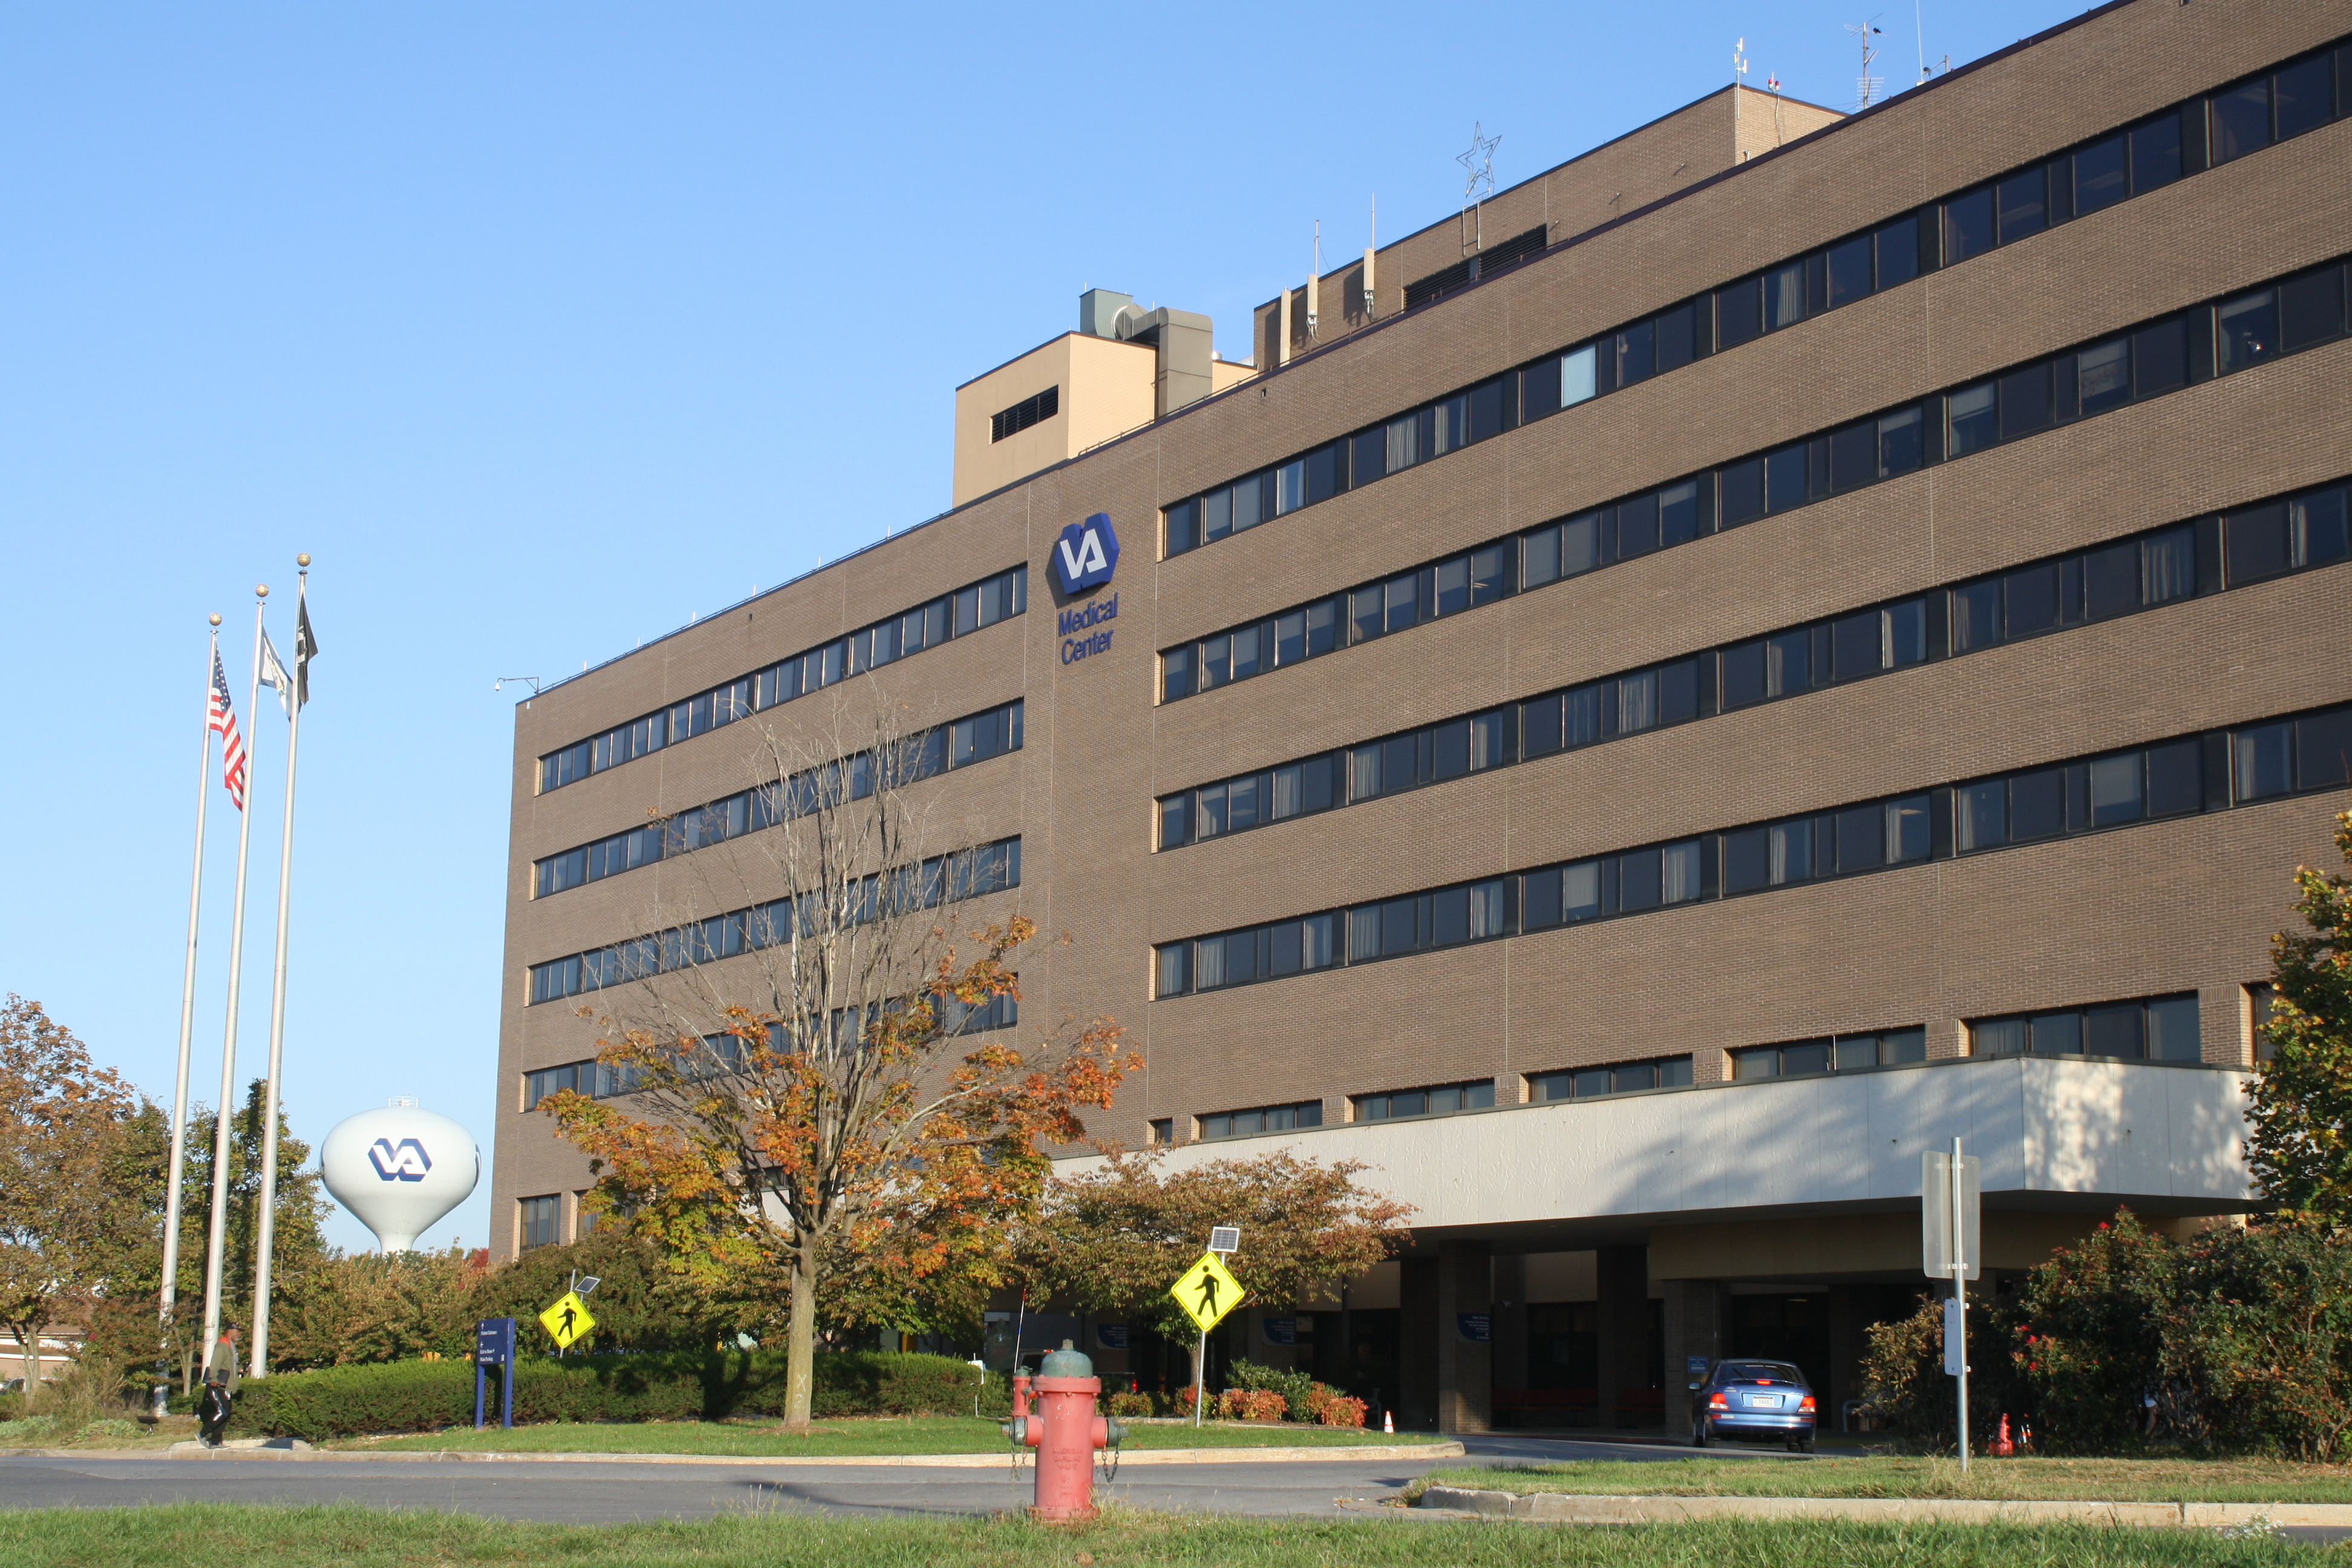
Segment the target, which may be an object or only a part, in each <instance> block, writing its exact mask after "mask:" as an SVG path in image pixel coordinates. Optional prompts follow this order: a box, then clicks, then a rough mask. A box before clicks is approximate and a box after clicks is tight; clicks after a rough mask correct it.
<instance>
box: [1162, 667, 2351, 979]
mask: <svg viewBox="0 0 2352 1568" xmlns="http://www.w3.org/2000/svg"><path fill="white" fill-rule="evenodd" d="M2347 783H2352V704H2347V705H2346V706H2343V707H2337V708H2330V709H2325V710H2318V711H2315V712H2311V713H2305V714H2299V715H2292V716H2288V717H2285V718H2282V719H2277V720H2271V721H2263V722H2261V723H2256V724H2248V725H2243V726H2241V727H2239V728H2237V729H2235V730H2226V731H2224V730H2216V731H2208V732H2205V733H2203V734H2199V735H2189V736H2184V737H2180V738H2178V739H2174V740H2168V741H2161V742H2155V743H2153V744H2150V745H2147V746H2140V747H2135V748H2132V749H2129V750H2126V751H2119V752H2106V753H2102V754H2100V755H2098V756H2094V757H2084V758H2079V759H2075V760H2073V761H2069V762H2063V763H2049V764H2046V765H2042V766H2038V767H2032V768H2024V769H2020V770H2018V771H2016V772H2014V773H2003V774H2000V775H1996V776H1994V777H1990V778H1982V779H1976V780H1971V781H1969V782H1968V783H1964V784H1958V785H1939V786H1937V787H1935V788H1931V789H1927V790H1922V791H1920V792H1919V793H1917V794H1915V795H1899V796H1895V797H1893V798H1890V799H1879V800H1871V801H1863V802H1858V803H1856V804H1854V805H1847V806H1841V807H1837V808H1835V809H1832V810H1829V811H1823V812H1816V813H1809V814H1807V815H1805V816H1792V817H1787V818H1783V819H1781V820H1779V821H1775V822H1763V823H1755V824H1751V825H1748V826H1741V827H1734V828H1729V829H1727V830H1724V831H1721V832H1715V833H1703V834H1699V835H1696V836H1695V837H1689V838H1685V839H1680V840H1677V841H1675V842H1673V843H1667V844H1652V845H1644V846H1643V847H1639V848H1634V849H1628V850H1624V851H1622V852H1621V853H1618V854H1614V855H1605V856H1600V857H1597V858H1592V859H1588V860H1578V861H1573V862H1570V863H1568V864H1565V865H1555V866H1544V867H1538V868H1533V869H1530V870H1526V871H1517V872H1510V873H1506V874H1504V875H1502V876H1497V877H1488V878H1485V879H1479V880H1476V881H1470V882H1458V883H1455V884H1454V885H1452V886H1450V887H1444V888H1438V889H1432V890H1430V891H1427V892H1418V893H1407V894H1404V895H1402V896H1401V897H1397V898H1392V899H1385V900H1380V901H1378V902H1374V903H1366V904H1358V905H1355V906H1354V907H1352V908H1349V909H1344V910H1322V911H1319V912H1317V913H1314V914H1309V915H1302V916H1298V917H1296V918H1293V919H1289V920H1282V921H1272V922H1270V923H1268V924H1265V925H1257V926H1250V927H1245V928H1244V929H1242V930H1239V931H1221V932H1218V933H1216V934H1214V935H1211V936H1202V937H1196V938H1187V939H1185V940H1183V941H1181V942H1166V943H1162V944H1160V946H1159V947H1157V948H1156V949H1155V950H1154V955H1153V956H1154V962H1153V975H1154V981H1153V989H1154V994H1155V995H1156V996H1159V997H1171V996H1182V995H1188V994H1192V993H1195V992H1202V991H1214V990H1221V989H1223V988H1225V987H1227V986H1233V985H1241V984H1249V983H1251V982H1254V981H1259V980H1274V979H1280V978H1283V977H1286V976H1288V975H1292V974H1300V973H1311V972H1313V971H1316V970H1319V969H1328V968H1333V967H1337V966H1339V965H1341V964H1354V963H1370V962H1372V961H1374V960H1377V959H1382V958H1394V957H1400V956H1402V955H1404V954H1408V953H1413V952H1428V951H1431V950H1433V949H1436V948H1445V947H1456V946H1460V945H1463V944H1465V943H1468V942H1486V941H1491V940H1494V939H1496V938H1498V937H1505V936H1513V935H1518V934H1522V933H1525V932H1528V931H1542V930H1547V929H1550V928H1553V927H1559V926H1564V925H1578V924H1582V923H1584V922H1586V921H1595V920H1602V919H1607V918H1610V917H1613V916H1617V915H1630V914H1638V913H1642V912H1643V911H1646V910H1659V909H1667V908H1672V907H1674V906H1675V905H1680V904H1688V903H1696V902H1699V901H1702V900H1715V899H1723V898H1736V897H1739V896H1741V895H1744V894H1748V893H1756V892H1762V891H1765V890H1767V889H1773V888H1780V887H1790V886H1795V885H1797V884H1801V883H1805V882H1811V881H1817V880H1821V879H1828V878H1835V877H1848V876H1854V875H1858V874H1862V873H1864V872H1871V871H1877V870H1881V869H1884V868H1890V867H1895V866H1906V865H1916V864H1919V863H1922V862H1925V861H1928V860H1937V859H1945V858H1950V857H1952V856H1954V855H1969V854H1979V853H1983V852H1985V851H1988V850H1992V849H1999V848H2003V847H2008V846H2010V845H2013V844H2029V843H2036V842H2040V841H2042V840H2043V839H2048V838H2054V837H2063V836H2067V835H2072V834H2077V833H2088V832H2092V831H2095V830H2097V829H2103V828H2108V827H2119V826H2128V825H2130V824H2133V823H2137V822H2147V821H2157V820H2161V819H2164V818H2167V817H2170V816H2182V815H2187V814H2189V813H2194V812H2199V811H2215V810H2221V809H2225V808H2227V807H2230V806H2232V805H2251V804H2252V803H2254V802H2257V801H2262V800H2267V799H2273V798H2275V797H2277V796H2280V795H2290V794H2299V793H2303V792H2306V791H2311V790H2318V789H2332V788H2338V787H2341V786H2343V785H2344V784H2347Z"/></svg>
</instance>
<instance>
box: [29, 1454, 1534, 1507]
mask: <svg viewBox="0 0 2352 1568" xmlns="http://www.w3.org/2000/svg"><path fill="white" fill-rule="evenodd" d="M1467 1453H1468V1450H1467V1449H1465V1447H1463V1446H1462V1445H1461V1444H1459V1443H1400V1444H1383V1445H1373V1446H1370V1447H1330V1448H1134V1449H1128V1450H1125V1451H1123V1452H1122V1453H1121V1454H1120V1455H1119V1461H1118V1462H1119V1465H1120V1468H1125V1467H1127V1466H1129V1465H1251V1464H1260V1465H1267V1464H1271V1465H1279V1464H1307V1463H1314V1462H1316V1461H1318V1460H1321V1461H1327V1462H1330V1463H1346V1462H1348V1461H1351V1460H1352V1461H1359V1462H1360V1461H1362V1460H1366V1459H1458V1458H1463V1457H1465V1455H1466V1454H1467ZM0 1455H13V1456H14V1457H16V1458H28V1459H83V1460H89V1459H105V1458H122V1459H171V1460H179V1461H192V1462H194V1463H199V1464H201V1463H205V1462H208V1461H210V1462H217V1461H230V1460H266V1461H274V1462H277V1463H280V1464H300V1463H305V1462H309V1463H316V1464H332V1463H337V1462H340V1461H344V1460H358V1461H360V1462H362V1463H377V1462H385V1461H395V1460H398V1461H416V1462H425V1463H437V1464H450V1463H455V1464H476V1465H479V1464H500V1465H513V1464H523V1465H738V1466H742V1465H755V1466H767V1467H781V1468H805V1467H827V1468H831V1467H852V1466H877V1465H880V1466H891V1467H900V1468H925V1469H955V1470H985V1469H1002V1468H1004V1467H1005V1465H1006V1464H1007V1463H1008V1456H1007V1455H1004V1454H833V1455H811V1456H807V1457H804V1458H793V1457H791V1456H789V1455H774V1454H741V1455H738V1454H500V1453H492V1452H485V1451H478V1450H475V1449H467V1448H415V1449H391V1450H386V1449H381V1448H376V1449H368V1448H309V1447H305V1448H302V1449H288V1448H194V1449H192V1450H189V1451H173V1450H171V1449H154V1448H145V1449H129V1448H124V1449H112V1450H110V1449H105V1448H17V1449H12V1450H5V1451H0ZM1494 1495H1495V1496H1497V1497H1500V1496H1502V1495H1504V1494H1502V1493H1499V1492H1497V1493H1496V1494H1494Z"/></svg>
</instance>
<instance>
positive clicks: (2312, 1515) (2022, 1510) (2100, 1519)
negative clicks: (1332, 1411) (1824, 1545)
mask: <svg viewBox="0 0 2352 1568" xmlns="http://www.w3.org/2000/svg"><path fill="white" fill-rule="evenodd" d="M1419 1506H1420V1507H1423V1508H1435V1509H1444V1510H1448V1511H1449V1512H1455V1513H1473V1514H1484V1515H1486V1516H1489V1517H1495V1518H1503V1519H1532V1520H1554V1521H1559V1522H1562V1523H1571V1524H1669V1523H1679V1522H1683V1521H1690V1520H1702V1519H1744V1520H1785V1519H1843V1520H1853V1521H1857V1522H1860V1523H1867V1524H2103V1525H2128V1526H2134V1527H2137V1528H2141V1529H2172V1530H2179V1529H2192V1530H2219V1529H2225V1528H2228V1527H2230V1526H2233V1525H2245V1524H2251V1523H2252V1522H2254V1521H2257V1520H2266V1521H2269V1522H2270V1523H2272V1524H2274V1525H2278V1526H2281V1527H2285V1526H2289V1525H2299V1526H2308V1525H2319V1526H2335V1527H2338V1528H2342V1527H2345V1526H2352V1503H2341V1502H2094V1501H2060V1500H2015V1501H2003V1500H1993V1499H1989V1498H1781V1497H1611V1496H1604V1495H1601V1494H1599V1493H1576V1492H1499V1491H1482V1490H1475V1489H1471V1488H1467V1487H1431V1488H1430V1489H1428V1490H1427V1491H1425V1492H1423V1493H1422V1495H1421V1501H1420V1504H1419Z"/></svg>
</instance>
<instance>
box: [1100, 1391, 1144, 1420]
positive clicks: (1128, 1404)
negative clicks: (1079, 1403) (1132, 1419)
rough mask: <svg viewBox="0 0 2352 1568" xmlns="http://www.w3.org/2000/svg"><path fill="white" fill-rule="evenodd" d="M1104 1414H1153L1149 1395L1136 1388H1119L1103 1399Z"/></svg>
mask: <svg viewBox="0 0 2352 1568" xmlns="http://www.w3.org/2000/svg"><path fill="white" fill-rule="evenodd" d="M1103 1414H1104V1415H1151V1414H1153V1409H1152V1400H1151V1395H1150V1394H1145V1393H1142V1392H1141V1391H1140V1390H1137V1389H1121V1390H1120V1391H1119V1392H1118V1393H1117V1394H1109V1395H1107V1396H1106V1397H1105V1398H1104V1400H1103Z"/></svg>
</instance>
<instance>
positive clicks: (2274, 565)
mask: <svg viewBox="0 0 2352 1568" xmlns="http://www.w3.org/2000/svg"><path fill="white" fill-rule="evenodd" d="M2221 526H2222V534H2223V538H2224V539H2225V541H2226V542H2227V549H2228V552H2229V563H2230V581H2231V583H2233V584H2235V583H2251V582H2254V581H2256V580H2258V579H2260V578H2263V577H2275V576H2277V575H2279V574H2281V573H2283V572H2285V571H2286V570H2288V568H2289V567H2291V566H2292V565H2293V564H2294V555H2293V551H2292V542H2291V541H2290V539H2289V537H2288V533H2287V509H2286V505H2285V503H2284V502H2282V501H2273V502H2272V503H2271V504H2270V505H2268V506H2255V507H2248V508H2246V509H2245V510H2242V511H2233V512H2230V513H2227V514H2226V515H2224V516H2223V518H2222V519H2221Z"/></svg>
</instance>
